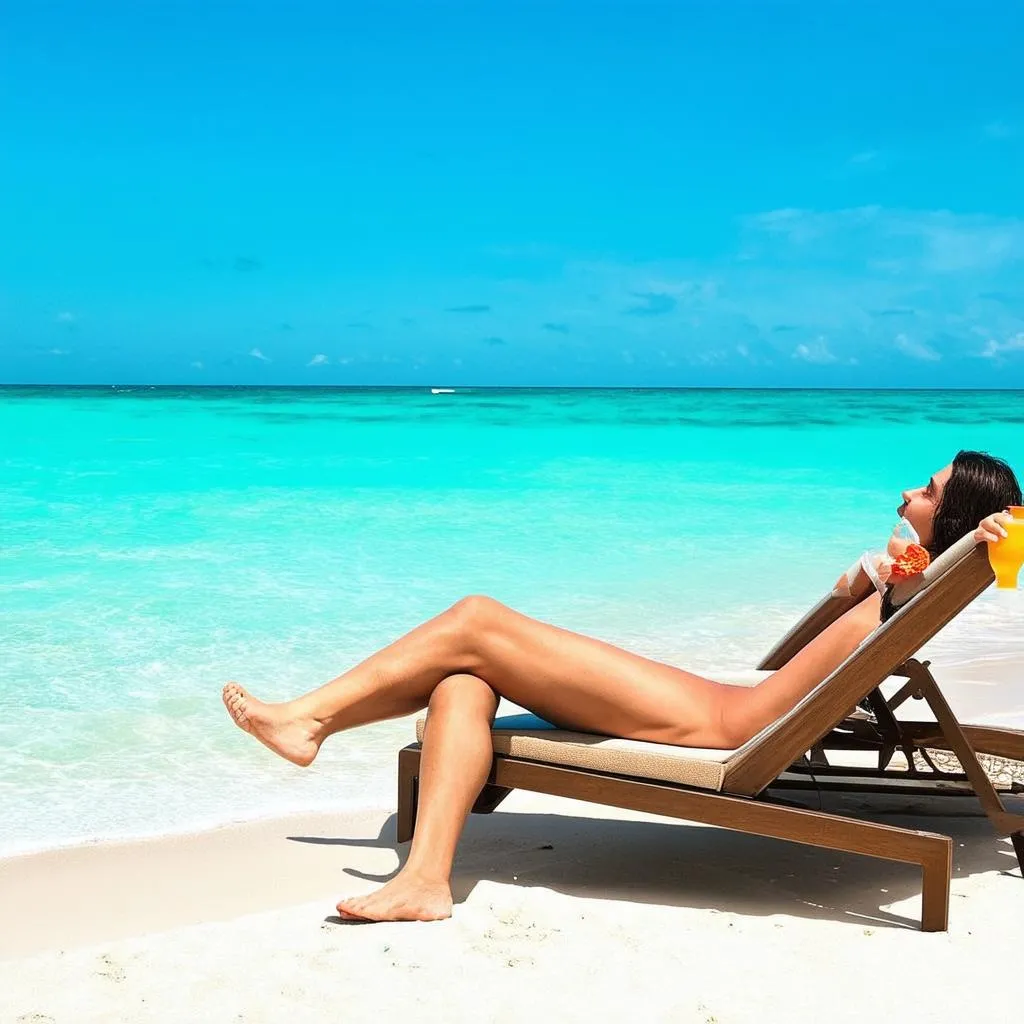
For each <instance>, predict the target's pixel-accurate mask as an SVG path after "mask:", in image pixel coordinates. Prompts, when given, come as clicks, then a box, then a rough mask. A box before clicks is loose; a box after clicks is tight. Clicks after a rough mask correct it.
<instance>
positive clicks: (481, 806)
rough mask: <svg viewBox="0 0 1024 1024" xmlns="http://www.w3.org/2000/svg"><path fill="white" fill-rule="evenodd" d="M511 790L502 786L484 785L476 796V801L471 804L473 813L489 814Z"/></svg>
mask: <svg viewBox="0 0 1024 1024" xmlns="http://www.w3.org/2000/svg"><path fill="white" fill-rule="evenodd" d="M511 792H512V790H511V789H506V788H505V787H504V786H489V785H488V786H484V788H483V789H481V790H480V795H479V796H478V797H477V798H476V803H475V804H473V813H474V814H490V813H491V811H493V810H494V809H495V808H496V807H497V806H498V804H500V803H501V801H502V800H504V799H505V797H507V796H508V795H509V793H511Z"/></svg>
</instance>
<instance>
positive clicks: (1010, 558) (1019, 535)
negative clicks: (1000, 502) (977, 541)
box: [988, 505, 1024, 590]
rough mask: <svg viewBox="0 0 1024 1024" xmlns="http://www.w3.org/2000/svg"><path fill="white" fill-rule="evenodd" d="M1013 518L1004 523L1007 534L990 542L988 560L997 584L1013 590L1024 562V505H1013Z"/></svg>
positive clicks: (1011, 510)
mask: <svg viewBox="0 0 1024 1024" xmlns="http://www.w3.org/2000/svg"><path fill="white" fill-rule="evenodd" d="M1008 511H1009V513H1010V515H1011V516H1013V519H1012V520H1011V521H1010V522H1008V523H1003V528H1004V529H1005V530H1006V536H1005V537H1000V538H999V540H997V541H989V543H988V561H989V565H991V566H992V571H993V572H994V573H995V574H996V586H997V587H1002V588H1003V589H1004V590H1012V589H1014V588H1015V587H1016V586H1017V574H1018V573H1019V572H1020V567H1021V564H1022V563H1024V505H1011V506H1010V508H1009V510H1008Z"/></svg>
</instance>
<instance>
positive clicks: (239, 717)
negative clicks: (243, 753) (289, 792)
mask: <svg viewBox="0 0 1024 1024" xmlns="http://www.w3.org/2000/svg"><path fill="white" fill-rule="evenodd" d="M222 696H223V698H224V707H226V708H227V709H228V713H229V714H230V715H231V717H232V718H233V719H234V720H235V725H237V726H238V728H239V729H243V730H244V731H245V732H248V733H251V734H252V735H253V736H255V737H256V739H258V740H259V741H260V743H262V744H263V745H264V746H266V747H269V748H270V749H271V750H272V751H273V752H274V753H275V754H280V755H281V757H283V758H286V759H287V760H289V761H291V762H292V764H297V765H299V766H300V767H302V768H305V767H306V766H307V765H308V764H311V763H312V761H313V758H314V757H316V755H317V752H318V751H319V750H320V743H319V741H318V740H317V738H316V736H317V730H318V726H319V723H318V722H317V721H316V719H314V718H300V717H297V716H296V715H295V714H293V713H292V712H290V711H289V707H288V705H287V704H264V703H263V701H261V700H257V699H256V698H255V697H252V696H250V694H249V693H247V692H246V691H245V690H244V689H243V688H242V687H241V686H239V685H238V683H228V684H227V686H225V687H224V692H223V694H222Z"/></svg>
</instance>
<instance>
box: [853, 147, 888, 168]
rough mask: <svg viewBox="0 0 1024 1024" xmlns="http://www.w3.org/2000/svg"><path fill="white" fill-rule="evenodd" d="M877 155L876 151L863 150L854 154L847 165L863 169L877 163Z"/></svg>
mask: <svg viewBox="0 0 1024 1024" xmlns="http://www.w3.org/2000/svg"><path fill="white" fill-rule="evenodd" d="M879 155H880V154H879V152H878V150H877V149H865V150H862V151H861V152H859V153H854V154H853V156H851V157H850V159H849V160H848V161H847V163H849V164H851V165H852V166H854V167H864V166H865V165H867V164H874V163H877V162H878V157H879Z"/></svg>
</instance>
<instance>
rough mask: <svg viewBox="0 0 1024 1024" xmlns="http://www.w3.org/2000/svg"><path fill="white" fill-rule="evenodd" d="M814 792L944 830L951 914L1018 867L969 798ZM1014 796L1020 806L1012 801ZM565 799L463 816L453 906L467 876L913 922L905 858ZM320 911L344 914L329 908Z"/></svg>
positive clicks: (865, 811) (575, 891)
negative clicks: (981, 886)
mask: <svg viewBox="0 0 1024 1024" xmlns="http://www.w3.org/2000/svg"><path fill="white" fill-rule="evenodd" d="M823 800H824V804H823V806H824V808H825V809H826V810H830V811H834V812H837V813H842V814H846V815H849V816H851V817H864V818H870V819H874V820H885V821H886V822H891V823H892V824H898V825H903V826H906V827H909V828H917V829H922V830H924V831H931V832H938V833H940V834H943V835H948V836H951V837H952V839H953V842H954V850H953V877H954V893H953V899H952V906H951V916H952V915H955V913H956V903H957V894H956V891H955V887H956V879H962V878H965V877H968V876H971V875H980V874H986V873H989V872H999V873H1002V874H1012V875H1014V876H1016V877H1019V876H1020V871H1019V869H1018V866H1017V860H1016V858H1015V856H1014V854H1013V850H1012V847H1011V846H1010V843H1009V841H1008V840H1001V839H999V838H998V837H997V836H996V835H995V834H994V832H993V831H992V826H991V825H990V823H989V822H988V820H987V819H986V818H985V817H984V815H983V814H982V812H981V811H980V810H979V809H978V806H977V804H976V803H974V802H973V801H971V800H967V799H964V800H961V799H951V798H942V799H936V798H931V799H930V800H927V799H920V798H896V797H872V798H870V799H867V798H863V797H853V796H837V795H835V794H829V795H825V796H824V798H823ZM1014 802H1016V803H1021V804H1024V800H1020V799H1019V798H1018V799H1017V800H1015V801H1014ZM510 803H511V801H510ZM567 805H571V808H572V811H573V812H574V813H569V814H549V813H536V812H529V811H526V812H517V811H514V810H511V811H504V810H501V811H497V812H495V813H494V814H491V815H487V816H476V815H474V816H471V817H470V820H469V822H468V823H467V826H466V831H465V834H464V835H463V838H462V841H461V843H460V846H459V855H458V857H457V859H456V863H455V870H454V874H453V882H452V889H453V894H454V897H455V902H456V904H458V903H461V902H463V901H464V900H465V899H466V898H467V897H468V895H469V894H470V893H471V892H472V891H473V888H474V887H475V886H476V884H477V882H480V881H491V882H498V883H505V884H508V885H518V886H527V887H529V886H540V887H543V888H547V889H552V890H554V891H556V892H560V893H564V894H567V895H570V896H584V897H591V898H598V899H605V900H627V901H629V902H632V903H648V904H657V905H663V906H678V907H691V908H703V909H708V910H713V911H718V912H723V913H734V914H743V915H752V916H769V915H773V914H786V915H796V916H800V917H806V918H815V919H825V920H832V921H844V922H849V923H851V924H856V925H858V926H860V927H865V926H868V925H871V926H885V927H899V928H914V929H916V928H917V927H919V920H918V918H917V917H916V915H917V913H918V911H919V906H920V903H919V899H918V900H917V902H916V905H914V904H912V905H911V906H910V907H909V908H907V916H903V915H902V914H895V913H892V912H891V911H889V910H886V909H884V907H886V906H889V905H892V904H895V903H898V902H900V901H902V900H905V899H911V898H914V897H918V898H919V897H920V892H921V878H920V871H919V869H917V868H916V867H914V866H910V865H905V864H899V863H895V862H893V861H886V860H878V859H876V858H873V857H863V856H857V855H854V854H844V853H836V852H833V851H831V850H825V849H819V848H816V847H810V846H802V845H800V844H797V843H790V842H784V841H781V840H777V839H764V838H761V837H759V836H750V835H745V834H743V833H739V832H731V831H727V830H725V829H721V828H713V827H707V826H702V825H693V824H689V823H686V822H676V821H666V820H664V819H661V820H642V821H637V820H631V819H618V818H615V819H609V818H595V817H585V816H580V814H579V812H580V810H582V809H583V808H585V807H586V806H587V805H585V804H579V803H574V802H572V801H567ZM807 805H808V806H814V807H817V806H818V802H817V798H816V797H811V799H810V800H809V801H808V803H807ZM506 806H508V805H506ZM1008 809H1013V808H1010V807H1008ZM288 838H289V839H290V840H292V841H294V842H300V843H315V844H330V845H337V846H344V847H348V848H350V849H353V850H357V849H358V848H360V847H370V848H377V849H379V848H388V847H391V848H393V849H395V851H396V853H397V855H398V857H399V862H400V865H401V864H402V863H404V862H405V858H406V856H407V853H408V845H407V844H403V845H402V846H398V844H396V842H395V816H394V815H392V816H391V817H390V818H388V820H387V821H386V823H385V824H384V825H383V826H382V828H381V830H380V833H379V835H378V836H377V838H375V839H357V838H345V837H343V836H289V837H288ZM400 865H399V866H400ZM344 870H345V871H346V872H347V873H349V874H351V875H353V876H355V877H358V878H362V879H367V880H370V881H377V882H382V883H383V882H386V881H387V880H388V879H390V878H393V877H394V875H395V874H396V873H397V870H398V869H397V868H396V870H395V871H394V872H391V873H389V874H386V875H377V874H369V873H366V872H363V871H360V870H359V869H358V868H357V867H355V866H346V867H345V869H344ZM901 909H902V908H901ZM328 920H330V921H335V922H339V923H345V924H348V923H350V922H347V921H342V919H341V918H336V917H331V918H328Z"/></svg>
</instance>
